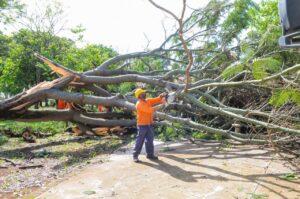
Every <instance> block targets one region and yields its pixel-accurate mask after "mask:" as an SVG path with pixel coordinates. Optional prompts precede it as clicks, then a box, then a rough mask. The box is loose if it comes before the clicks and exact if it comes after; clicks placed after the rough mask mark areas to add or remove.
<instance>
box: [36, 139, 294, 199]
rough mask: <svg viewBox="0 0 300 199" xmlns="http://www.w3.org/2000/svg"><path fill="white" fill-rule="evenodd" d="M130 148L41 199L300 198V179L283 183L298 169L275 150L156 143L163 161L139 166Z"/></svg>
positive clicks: (182, 143)
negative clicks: (287, 175) (285, 176)
mask: <svg viewBox="0 0 300 199" xmlns="http://www.w3.org/2000/svg"><path fill="white" fill-rule="evenodd" d="M127 148H130V147H127ZM127 148H126V147H124V148H121V149H119V150H118V151H117V152H116V153H115V154H113V155H111V157H110V161H108V162H105V163H103V164H99V165H93V166H90V167H88V168H85V169H84V170H82V171H81V172H79V173H76V174H74V175H73V176H71V177H69V178H68V179H65V180H64V181H63V182H61V183H59V184H57V185H56V186H54V187H52V188H50V189H49V190H48V191H46V192H45V193H43V194H42V195H41V196H39V197H38V198H39V199H44V198H47V199H60V198H62V199H77V198H84V199H89V198H122V199H125V198H126V199H129V198H138V199H148V198H149V199H153V198H155V199H156V198H171V199H176V198H178V199H182V198H184V199H199V198H203V199H214V198H215V199H220V198H222V199H223V198H239V199H244V198H255V196H256V197H257V198H258V196H260V197H261V198H270V199H276V198H289V199H290V198H300V180H299V178H298V179H297V180H294V181H287V180H283V179H281V178H280V176H283V175H285V174H289V173H292V172H295V171H297V170H295V168H293V167H291V166H290V165H289V164H287V163H286V162H284V161H283V160H281V159H280V158H279V157H278V156H276V155H274V154H273V153H272V150H271V149H260V148H259V147H257V146H227V147H224V146H221V145H220V143H216V142H209V143H207V142H199V143H197V144H191V143H189V142H180V143H172V144H169V145H166V144H163V143H159V142H156V150H157V152H158V154H159V156H160V160H159V161H150V160H147V159H146V158H145V157H144V156H143V155H141V160H142V162H141V163H134V162H132V159H131V155H130V150H128V149H127ZM298 175H299V173H298Z"/></svg>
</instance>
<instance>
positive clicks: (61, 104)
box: [57, 99, 66, 109]
mask: <svg viewBox="0 0 300 199" xmlns="http://www.w3.org/2000/svg"><path fill="white" fill-rule="evenodd" d="M64 108H66V102H65V101H64V100H62V99H59V100H58V102H57V109H64Z"/></svg>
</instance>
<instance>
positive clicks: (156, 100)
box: [146, 93, 167, 106]
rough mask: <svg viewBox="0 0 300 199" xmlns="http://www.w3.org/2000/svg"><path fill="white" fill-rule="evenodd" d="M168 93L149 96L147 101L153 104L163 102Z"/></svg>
mask: <svg viewBox="0 0 300 199" xmlns="http://www.w3.org/2000/svg"><path fill="white" fill-rule="evenodd" d="M166 95H167V93H161V94H160V95H159V96H158V97H155V98H148V99H146V101H147V102H148V103H149V104H150V105H151V106H153V105H155V104H160V103H162V99H163V98H164V97H165V96H166Z"/></svg>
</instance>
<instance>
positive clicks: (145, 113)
mask: <svg viewBox="0 0 300 199" xmlns="http://www.w3.org/2000/svg"><path fill="white" fill-rule="evenodd" d="M134 94H135V97H136V98H137V99H138V102H137V103H136V115H137V130H138V134H137V137H136V142H135V146H134V149H133V161H134V162H139V159H138V156H139V154H140V153H141V150H142V148H143V144H144V142H145V146H146V153H147V156H146V157H147V158H148V159H152V160H157V159H158V157H157V156H155V155H154V144H153V139H154V132H153V128H152V124H153V113H154V112H155V109H154V108H153V107H152V106H154V105H156V104H160V103H162V99H163V98H164V97H165V96H166V95H167V94H166V93H162V94H160V95H159V96H158V97H156V98H147V99H146V91H145V90H143V89H140V88H139V89H137V90H136V91H135V93H134Z"/></svg>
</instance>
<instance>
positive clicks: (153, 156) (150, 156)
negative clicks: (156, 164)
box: [146, 155, 158, 160]
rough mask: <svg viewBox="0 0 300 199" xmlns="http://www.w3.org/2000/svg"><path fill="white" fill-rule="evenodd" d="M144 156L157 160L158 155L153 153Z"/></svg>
mask: <svg viewBox="0 0 300 199" xmlns="http://www.w3.org/2000/svg"><path fill="white" fill-rule="evenodd" d="M146 158H148V159H149V160H158V157H157V156H155V155H147V156H146Z"/></svg>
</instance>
